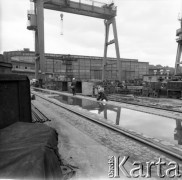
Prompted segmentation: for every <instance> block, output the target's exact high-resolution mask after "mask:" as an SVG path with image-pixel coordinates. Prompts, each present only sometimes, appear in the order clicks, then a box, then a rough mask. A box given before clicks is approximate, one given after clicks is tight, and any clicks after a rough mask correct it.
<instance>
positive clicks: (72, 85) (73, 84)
mask: <svg viewBox="0 0 182 180" xmlns="http://www.w3.org/2000/svg"><path fill="white" fill-rule="evenodd" d="M71 89H72V93H73V96H74V95H76V79H75V78H73V79H72V82H71Z"/></svg>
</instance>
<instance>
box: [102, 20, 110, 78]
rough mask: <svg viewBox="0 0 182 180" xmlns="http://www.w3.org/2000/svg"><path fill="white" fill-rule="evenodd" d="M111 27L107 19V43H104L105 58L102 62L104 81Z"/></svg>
mask: <svg viewBox="0 0 182 180" xmlns="http://www.w3.org/2000/svg"><path fill="white" fill-rule="evenodd" d="M109 27H110V23H107V20H105V43H104V58H103V63H102V81H103V80H104V79H105V70H106V59H107V46H108V44H107V43H108V38H109Z"/></svg>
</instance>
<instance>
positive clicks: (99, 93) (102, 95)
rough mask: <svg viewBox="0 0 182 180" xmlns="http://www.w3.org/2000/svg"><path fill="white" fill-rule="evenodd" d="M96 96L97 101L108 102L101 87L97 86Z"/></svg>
mask: <svg viewBox="0 0 182 180" xmlns="http://www.w3.org/2000/svg"><path fill="white" fill-rule="evenodd" d="M97 89H98V96H97V101H99V100H101V101H103V100H105V101H108V99H107V97H106V94H105V93H104V88H103V87H101V86H98V88H97Z"/></svg>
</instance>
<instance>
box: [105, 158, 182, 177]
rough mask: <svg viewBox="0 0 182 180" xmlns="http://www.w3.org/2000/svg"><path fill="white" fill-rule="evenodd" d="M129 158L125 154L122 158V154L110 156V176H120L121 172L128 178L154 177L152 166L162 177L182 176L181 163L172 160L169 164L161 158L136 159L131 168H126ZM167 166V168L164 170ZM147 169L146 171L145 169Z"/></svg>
mask: <svg viewBox="0 0 182 180" xmlns="http://www.w3.org/2000/svg"><path fill="white" fill-rule="evenodd" d="M128 159H129V156H124V157H123V158H121V157H120V156H118V157H115V156H111V157H109V161H108V164H109V173H108V176H109V177H110V178H119V177H120V173H122V175H124V176H126V177H128V178H138V177H146V178H150V177H152V174H151V172H152V168H153V169H154V168H156V171H155V172H156V174H155V176H156V175H157V176H158V177H160V178H164V177H168V178H174V177H178V178H179V177H181V174H180V173H179V164H178V163H176V162H174V161H171V162H169V163H168V164H167V163H166V162H164V161H162V159H161V158H159V160H158V161H156V162H154V161H149V162H145V163H142V162H140V161H135V162H134V163H133V164H132V166H133V168H131V169H126V166H125V165H126V163H127V161H128ZM164 168H165V170H163V169H164ZM144 169H145V171H144Z"/></svg>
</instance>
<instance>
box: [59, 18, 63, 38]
mask: <svg viewBox="0 0 182 180" xmlns="http://www.w3.org/2000/svg"><path fill="white" fill-rule="evenodd" d="M60 17H61V35H63V14H60Z"/></svg>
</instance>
